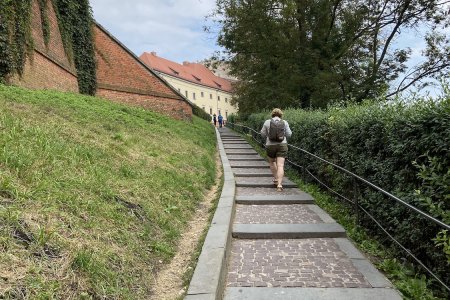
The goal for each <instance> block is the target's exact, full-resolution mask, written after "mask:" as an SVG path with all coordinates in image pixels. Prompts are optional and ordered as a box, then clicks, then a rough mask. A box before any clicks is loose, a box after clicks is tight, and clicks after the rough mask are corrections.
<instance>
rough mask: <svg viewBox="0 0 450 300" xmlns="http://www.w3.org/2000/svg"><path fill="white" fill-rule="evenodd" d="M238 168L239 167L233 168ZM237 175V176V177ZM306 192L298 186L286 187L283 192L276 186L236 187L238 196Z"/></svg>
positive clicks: (299, 193)
mask: <svg viewBox="0 0 450 300" xmlns="http://www.w3.org/2000/svg"><path fill="white" fill-rule="evenodd" d="M233 170H237V169H233ZM236 178H237V177H235V179H236ZM304 194H305V192H303V191H301V190H300V189H298V188H285V189H284V190H283V191H281V192H277V189H276V188H275V187H271V188H266V187H261V188H255V187H236V195H237V196H258V197H259V196H277V197H278V196H280V197H284V196H288V195H304Z"/></svg>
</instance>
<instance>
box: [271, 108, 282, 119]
mask: <svg viewBox="0 0 450 300" xmlns="http://www.w3.org/2000/svg"><path fill="white" fill-rule="evenodd" d="M273 117H280V118H282V117H283V112H282V111H281V109H279V108H274V109H273V110H272V118H273Z"/></svg>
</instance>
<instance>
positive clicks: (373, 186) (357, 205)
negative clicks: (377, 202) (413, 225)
mask: <svg viewBox="0 0 450 300" xmlns="http://www.w3.org/2000/svg"><path fill="white" fill-rule="evenodd" d="M230 123H231V125H232V126H233V128H234V126H240V127H243V128H247V129H249V130H251V131H253V132H255V133H256V134H257V135H261V134H260V133H259V132H257V131H255V130H254V129H253V128H250V127H248V126H245V125H241V124H235V123H232V122H227V125H228V124H230ZM252 138H253V139H254V140H255V141H257V140H256V139H255V138H254V137H253V135H252ZM257 142H258V143H260V144H262V146H264V143H263V142H262V141H261V142H259V141H257ZM288 145H289V146H291V147H293V148H294V149H296V150H300V151H302V152H304V153H306V154H308V155H311V156H313V157H314V158H317V159H319V160H321V161H323V162H325V163H328V164H330V165H332V166H333V167H336V168H338V169H339V170H342V171H344V172H345V173H347V174H349V175H351V176H352V177H353V178H356V179H358V180H360V181H361V182H363V183H365V184H368V185H369V186H370V187H372V188H374V189H376V190H378V191H380V192H382V193H383V194H384V195H386V196H388V197H390V198H392V199H394V200H396V201H398V202H400V203H402V204H404V205H406V206H407V207H408V208H410V209H412V210H414V211H415V212H418V213H420V214H421V215H423V216H425V217H427V218H428V219H430V220H431V221H434V222H436V223H437V224H438V225H441V226H443V227H445V228H450V226H449V225H447V224H445V223H443V222H441V221H439V220H437V219H435V218H434V217H432V216H430V215H428V214H427V213H425V212H422V211H421V210H419V209H418V208H416V207H414V206H412V205H410V204H408V203H406V202H405V201H403V200H401V199H399V198H398V197H396V196H394V195H392V194H391V193H389V192H387V191H385V190H383V189H382V188H380V187H378V186H376V185H375V184H373V183H371V182H370V181H367V180H365V179H364V178H362V177H360V176H358V175H356V174H355V173H353V172H351V171H348V170H347V169H345V168H343V167H341V166H339V165H336V164H334V163H332V162H329V161H327V160H326V159H323V158H321V157H319V156H317V155H315V154H313V153H310V152H308V151H306V150H304V149H302V148H299V147H297V146H294V145H291V144H288ZM287 161H288V162H289V163H291V164H293V165H294V166H297V167H301V168H302V169H303V170H306V171H307V172H308V174H309V175H311V176H312V177H313V178H314V179H315V180H317V181H318V182H319V183H320V184H322V185H323V186H325V187H326V188H327V189H328V190H329V191H331V192H332V193H334V194H336V195H338V196H339V197H341V198H343V199H344V200H346V201H348V202H350V203H352V204H354V205H356V207H357V208H358V209H361V210H362V211H363V212H364V213H366V215H367V216H369V218H370V219H372V221H374V222H375V224H377V226H378V227H380V228H381V230H382V231H383V232H384V233H386V235H387V236H388V237H389V238H390V239H391V240H393V241H394V242H395V244H397V245H398V246H399V247H400V248H402V249H403V250H404V251H405V252H406V253H407V254H408V255H409V256H410V257H412V258H413V259H414V260H415V261H417V263H419V264H420V265H421V266H422V267H423V268H424V269H425V271H427V272H428V273H429V274H430V275H431V276H433V277H434V278H435V279H436V280H437V281H438V282H439V283H440V284H441V285H442V286H443V287H445V288H446V289H447V290H448V291H450V287H449V286H447V285H446V284H445V283H444V282H443V281H442V280H441V279H440V278H439V277H438V276H437V275H436V274H434V273H433V272H432V271H431V270H430V269H429V268H428V267H427V266H425V264H424V263H423V262H422V261H421V260H420V259H418V258H417V257H416V256H415V255H414V254H413V253H411V251H410V250H409V249H407V248H406V247H405V246H403V245H402V244H401V243H400V242H399V241H397V240H396V239H395V238H394V237H393V236H392V235H391V234H390V233H389V232H388V231H387V230H386V229H385V228H384V227H383V225H381V224H380V222H378V221H377V220H376V219H375V217H374V216H372V214H370V213H369V212H368V211H367V210H366V209H365V208H364V207H362V206H361V205H360V204H359V203H358V202H357V201H356V200H355V201H351V200H350V199H348V198H347V197H345V196H343V195H341V194H339V193H338V192H336V191H334V190H333V189H332V188H330V187H329V186H327V185H326V184H325V183H323V182H322V181H321V180H319V179H318V178H317V177H316V176H314V175H313V174H312V173H311V172H310V171H309V170H308V169H306V168H305V167H304V166H299V165H297V164H295V163H294V162H292V161H290V160H287Z"/></svg>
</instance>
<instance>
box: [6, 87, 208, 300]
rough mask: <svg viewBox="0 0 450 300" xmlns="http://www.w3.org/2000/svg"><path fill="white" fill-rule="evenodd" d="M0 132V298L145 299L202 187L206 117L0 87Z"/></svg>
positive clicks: (205, 174)
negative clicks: (178, 117) (180, 117)
mask: <svg viewBox="0 0 450 300" xmlns="http://www.w3.org/2000/svg"><path fill="white" fill-rule="evenodd" d="M0 128H1V130H0V149H2V151H0V224H1V226H0V252H1V253H2V254H5V255H0V270H2V272H3V273H2V274H7V275H6V276H8V280H7V281H6V280H5V281H4V282H3V283H2V289H1V290H2V291H0V298H2V297H4V298H5V299H18V298H20V297H19V296H20V295H23V294H24V293H26V295H28V297H29V299H66V298H71V299H148V295H149V294H150V293H151V288H152V278H154V276H155V273H156V272H157V270H159V269H160V268H161V267H162V266H163V265H164V264H166V263H167V262H168V261H169V259H170V258H171V257H172V256H173V254H174V253H175V252H176V246H177V243H178V240H179V238H180V234H181V232H183V231H184V230H185V227H186V224H187V222H188V221H189V220H190V219H191V218H192V216H193V214H194V213H195V210H196V208H197V205H198V203H199V202H200V201H201V200H203V197H204V192H205V190H206V189H209V188H210V187H211V186H212V185H213V183H214V180H215V174H216V167H215V166H216V165H215V155H216V138H215V132H214V128H213V127H212V126H211V125H210V123H209V122H205V121H203V120H201V119H200V118H198V117H196V116H194V117H193V120H192V122H185V121H179V120H174V119H171V118H168V117H166V116H163V115H161V114H157V113H154V112H151V111H146V110H144V109H141V108H135V107H128V106H125V105H121V104H116V103H113V102H111V101H107V100H104V99H99V98H94V97H89V96H82V95H79V94H71V93H60V92H52V91H28V90H25V89H20V88H14V87H6V86H4V85H0ZM19 229H20V231H21V232H23V234H22V236H24V235H25V234H26V235H27V236H29V237H30V242H29V245H28V246H27V245H26V244H24V243H23V242H21V241H20V240H19V239H17V238H16V236H17V235H18V233H17V232H18V230H19ZM52 255H53V256H55V257H53V256H52ZM62 261H63V262H65V263H63V264H61V262H62ZM11 283H12V284H11ZM3 293H4V294H3ZM17 295H19V296H17Z"/></svg>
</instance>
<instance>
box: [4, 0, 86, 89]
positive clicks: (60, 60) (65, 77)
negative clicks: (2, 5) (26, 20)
mask: <svg viewBox="0 0 450 300" xmlns="http://www.w3.org/2000/svg"><path fill="white" fill-rule="evenodd" d="M47 1H48V13H47V15H48V19H49V25H50V26H49V27H50V40H49V43H48V47H47V46H45V43H44V37H43V32H42V21H41V12H40V10H39V5H38V2H37V0H33V2H32V15H31V28H32V37H33V41H34V46H35V51H34V52H33V56H32V57H31V59H30V58H28V59H27V62H26V64H25V67H24V72H23V75H22V77H19V76H18V75H15V76H13V77H12V79H11V80H10V82H11V83H12V84H14V85H18V86H22V87H26V88H31V89H55V90H60V91H70V92H78V82H77V77H76V70H75V67H74V65H73V63H71V62H70V61H69V59H68V57H67V55H66V53H65V51H64V47H63V44H62V39H61V33H60V31H59V27H58V20H57V18H56V14H55V11H54V10H53V5H52V3H51V0H47Z"/></svg>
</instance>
